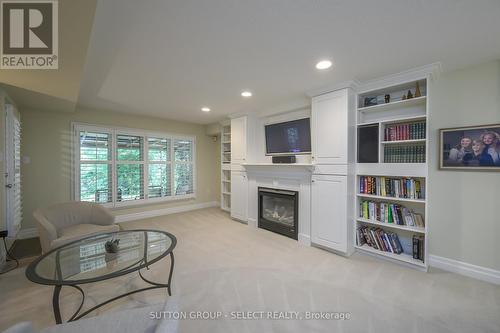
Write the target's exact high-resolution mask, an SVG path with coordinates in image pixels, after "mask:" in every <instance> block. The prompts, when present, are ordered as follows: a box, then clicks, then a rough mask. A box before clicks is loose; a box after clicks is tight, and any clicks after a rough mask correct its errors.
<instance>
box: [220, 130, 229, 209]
mask: <svg viewBox="0 0 500 333" xmlns="http://www.w3.org/2000/svg"><path fill="white" fill-rule="evenodd" d="M220 188H221V200H220V207H221V209H223V210H225V211H228V212H229V211H230V210H231V125H230V124H222V126H221V186H220Z"/></svg>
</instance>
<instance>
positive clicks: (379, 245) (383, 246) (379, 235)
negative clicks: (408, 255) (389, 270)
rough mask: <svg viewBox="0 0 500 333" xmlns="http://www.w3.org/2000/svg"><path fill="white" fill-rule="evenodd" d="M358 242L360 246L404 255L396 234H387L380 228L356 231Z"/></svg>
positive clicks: (358, 229)
mask: <svg viewBox="0 0 500 333" xmlns="http://www.w3.org/2000/svg"><path fill="white" fill-rule="evenodd" d="M356 241H357V245H358V246H363V245H364V244H367V245H368V246H370V247H372V248H374V249H376V250H379V251H383V252H391V253H395V254H401V253H403V247H402V246H401V243H400V241H399V237H398V234H396V233H395V232H385V231H384V230H382V229H380V228H368V227H359V228H357V230H356Z"/></svg>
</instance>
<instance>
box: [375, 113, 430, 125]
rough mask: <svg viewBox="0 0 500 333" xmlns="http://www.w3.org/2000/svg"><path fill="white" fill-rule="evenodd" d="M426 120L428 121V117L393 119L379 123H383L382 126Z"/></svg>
mask: <svg viewBox="0 0 500 333" xmlns="http://www.w3.org/2000/svg"><path fill="white" fill-rule="evenodd" d="M425 119H427V115H422V116H410V117H400V118H393V119H387V120H381V121H379V123H381V124H396V123H401V122H405V121H409V122H410V121H416V120H425Z"/></svg>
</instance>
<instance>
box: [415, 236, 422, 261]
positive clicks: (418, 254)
mask: <svg viewBox="0 0 500 333" xmlns="http://www.w3.org/2000/svg"><path fill="white" fill-rule="evenodd" d="M412 242H413V259H419V260H422V261H424V258H425V255H424V245H425V242H424V237H423V236H416V235H414V236H413V237H412Z"/></svg>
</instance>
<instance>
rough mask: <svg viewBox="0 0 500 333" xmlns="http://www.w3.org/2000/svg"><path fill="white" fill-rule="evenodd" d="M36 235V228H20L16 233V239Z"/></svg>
mask: <svg viewBox="0 0 500 333" xmlns="http://www.w3.org/2000/svg"><path fill="white" fill-rule="evenodd" d="M35 237H38V230H37V229H36V228H26V229H21V230H19V232H18V233H17V236H16V238H17V239H28V238H35Z"/></svg>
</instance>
